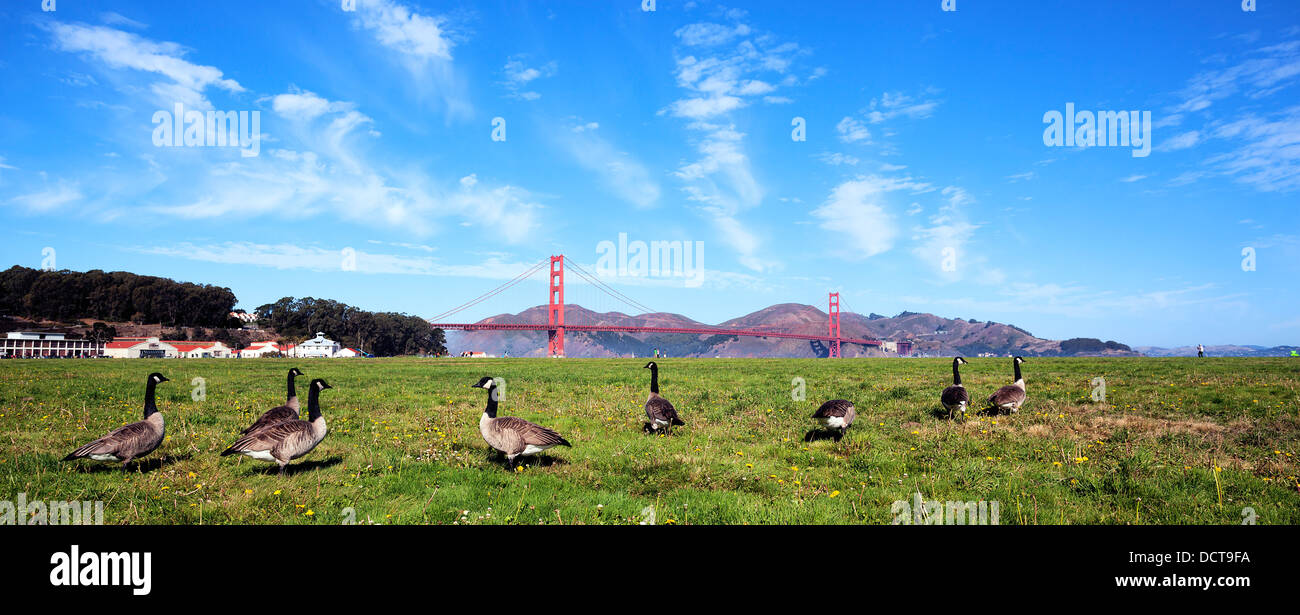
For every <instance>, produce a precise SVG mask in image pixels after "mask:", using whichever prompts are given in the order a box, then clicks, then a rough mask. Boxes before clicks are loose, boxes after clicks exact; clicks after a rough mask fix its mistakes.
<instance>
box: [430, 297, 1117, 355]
mask: <svg viewBox="0 0 1300 615" xmlns="http://www.w3.org/2000/svg"><path fill="white" fill-rule="evenodd" d="M826 321H827V314H826V312H824V311H822V310H820V309H818V308H815V307H813V306H811V305H804V304H801V303H780V304H777V305H772V306H769V307H766V308H763V309H761V310H758V311H756V312H752V313H750V314H746V315H744V316H741V317H739V318H733V319H731V320H727V321H725V322H722V323H719V324H717V325H708V324H705V323H701V322H699V321H696V320H693V319H691V318H688V317H686V316H683V315H681V314H671V313H650V314H640V315H636V316H630V315H627V314H624V313H621V312H604V313H600V312H593V311H591V310H588V309H586V308H583V307H582V306H579V305H568V306H567V307H566V308H565V322H566V324H574V325H620V326H654V327H708V326H717V327H722V328H732V327H734V328H744V329H765V328H768V329H775V330H784V331H790V332H795V333H804V334H825V333H826ZM479 322H481V323H498V324H530V323H544V322H546V306H544V305H539V306H536V307H532V308H528V309H527V310H524V311H522V312H520V313H518V314H498V315H496V316H492V317H489V318H484V319H483V320H481V321H479ZM840 333H841V335H843V336H844V337H846V338H867V339H881V340H886V341H901V340H908V341H911V342H912V344H913V352H912V354H914V355H921V356H952V355H956V354H962V355H967V356H978V355H980V354H981V353H985V354H992V355H999V356H1000V355H1007V354H1021V355H1025V356H1136V355H1137V354H1138V353H1136V352H1134V351H1132V350H1131V349H1130V348H1129V347H1128V346H1125V345H1123V344H1119V343H1117V342H1101V341H1100V340H1095V339H1091V338H1076V339H1074V340H1066V341H1065V342H1062V341H1058V340H1048V339H1042V338H1038V337H1035V336H1034V335H1033V334H1031V333H1029V332H1028V331H1025V330H1024V329H1021V328H1019V327H1016V326H1014V325H1009V324H1002V323H996V322H980V321H975V320H962V319H953V318H943V317H940V316H935V315H934V314H922V313H915V312H903V313H901V314H898V315H897V316H894V317H885V316H881V315H879V314H871V315H868V316H863V315H861V314H856V313H852V312H843V313H841V314H840ZM1063 344H1064V346H1063ZM447 347H448V350H449V351H451V352H452V354H459V353H460V352H463V351H476V352H486V353H488V354H489V355H493V356H506V355H507V354H508V356H512V357H520V356H525V357H539V356H543V355H544V354H545V352H546V334H545V333H544V332H534V331H448V332H447ZM655 348H658V349H659V350H660V351H661V352H663V353H667V354H668V355H669V356H674V357H727V358H744V357H817V356H825V354H826V348H825V346H824V345H823V344H822V343H820V342H815V341H814V342H808V341H803V340H785V339H776V338H757V337H738V336H732V335H687V334H672V335H658V334H629V333H579V332H573V331H569V332H566V334H565V352H566V354H567V355H568V356H570V357H632V356H639V357H644V356H649V355H653V354H654V350H655ZM841 353H842V354H843V356H845V357H859V356H887V353H884V352H882V351H880V350H877V349H874V348H867V347H862V346H857V345H853V344H846V345H844V346H843V347H842V349H841Z"/></svg>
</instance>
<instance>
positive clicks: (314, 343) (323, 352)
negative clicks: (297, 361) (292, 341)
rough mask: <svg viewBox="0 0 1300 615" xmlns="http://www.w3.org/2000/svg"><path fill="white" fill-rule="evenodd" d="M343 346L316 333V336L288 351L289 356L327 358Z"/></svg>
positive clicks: (322, 334)
mask: <svg viewBox="0 0 1300 615" xmlns="http://www.w3.org/2000/svg"><path fill="white" fill-rule="evenodd" d="M342 348H343V347H342V346H341V345H340V344H339V343H338V342H336V341H334V340H331V339H326V338H325V334H324V333H321V332H319V331H318V332H317V333H316V337H314V338H312V339H309V340H307V341H305V342H303V343H301V344H298V345H297V346H295V347H294V348H293V350H291V351H290V352H289V354H290V356H295V357H305V358H313V357H317V358H329V357H332V356H334V355H335V353H337V352H338V351H339V350H340V349H342Z"/></svg>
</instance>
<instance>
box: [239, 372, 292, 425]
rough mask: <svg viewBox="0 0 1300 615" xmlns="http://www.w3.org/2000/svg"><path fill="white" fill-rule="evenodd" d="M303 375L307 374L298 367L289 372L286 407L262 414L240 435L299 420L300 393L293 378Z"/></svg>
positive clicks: (278, 407)
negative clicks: (281, 422) (282, 422)
mask: <svg viewBox="0 0 1300 615" xmlns="http://www.w3.org/2000/svg"><path fill="white" fill-rule="evenodd" d="M303 375H305V374H303V373H302V370H299V369H298V368H296V367H294V368H291V369H290V370H289V394H288V396H287V397H286V398H285V402H284V405H283V406H276V407H274V408H271V409H270V410H267V411H266V412H265V413H264V414H262V416H259V417H257V420H256V421H253V424H252V425H249V426H248V427H246V428H244V431H241V432H239V433H241V434H247V433H251V432H253V431H254V430H257V429H261V428H263V427H266V426H267V425H274V424H276V423H279V422H280V421H292V420H294V419H296V418H298V411H299V407H298V391H297V389H296V388H295V387H294V385H293V378H294V376H303Z"/></svg>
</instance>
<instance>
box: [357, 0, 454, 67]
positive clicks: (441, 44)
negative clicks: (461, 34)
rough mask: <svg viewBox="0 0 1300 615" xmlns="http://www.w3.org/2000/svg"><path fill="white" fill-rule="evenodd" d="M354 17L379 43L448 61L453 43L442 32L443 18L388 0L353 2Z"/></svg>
mask: <svg viewBox="0 0 1300 615" xmlns="http://www.w3.org/2000/svg"><path fill="white" fill-rule="evenodd" d="M357 9H358V10H357V17H358V18H359V19H360V21H361V25H362V26H363V27H365V28H366V29H368V30H370V31H371V32H372V33H373V34H374V36H375V39H376V40H377V41H379V43H380V44H382V45H384V46H385V47H388V48H389V49H392V50H394V51H396V52H398V53H401V54H402V55H405V56H409V57H412V58H417V59H420V60H450V59H451V49H452V47H454V46H455V43H453V42H452V41H451V39H450V38H449V37H448V33H447V32H446V31H445V28H446V25H447V19H446V18H443V17H436V16H428V15H420V14H419V13H416V12H415V11H413V10H412V9H411V8H410V7H407V6H405V5H403V4H400V3H397V2H392V1H390V0H364V1H362V2H358V3H357Z"/></svg>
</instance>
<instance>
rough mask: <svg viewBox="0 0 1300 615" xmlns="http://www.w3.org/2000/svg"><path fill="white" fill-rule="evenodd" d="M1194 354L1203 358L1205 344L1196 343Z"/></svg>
mask: <svg viewBox="0 0 1300 615" xmlns="http://www.w3.org/2000/svg"><path fill="white" fill-rule="evenodd" d="M1196 356H1198V357H1200V358H1202V359H1203V358H1205V344H1197V345H1196Z"/></svg>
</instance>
